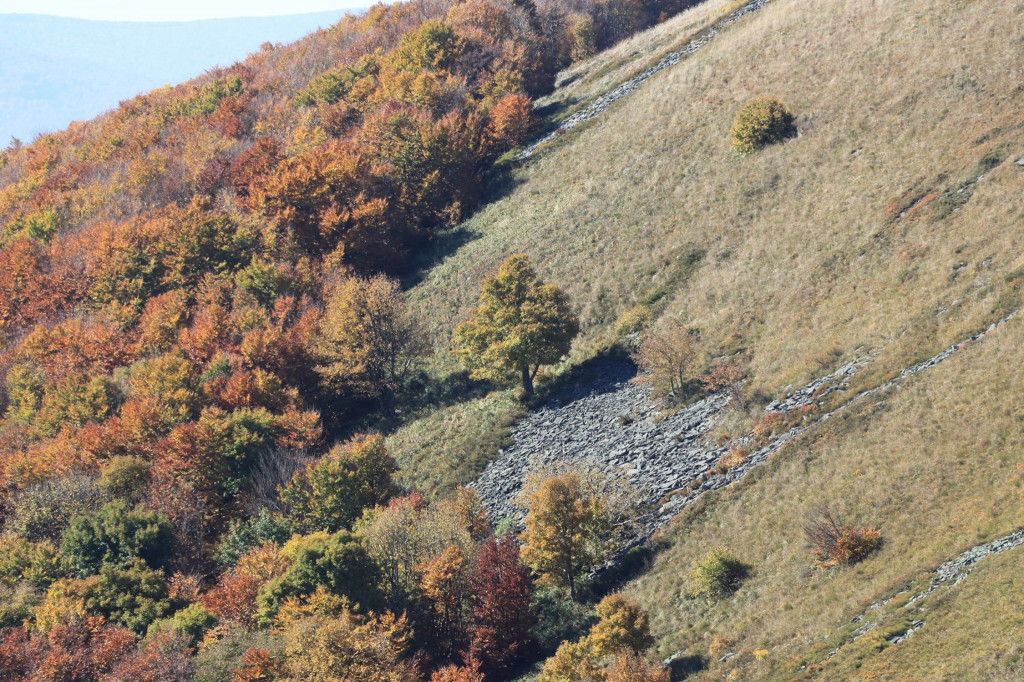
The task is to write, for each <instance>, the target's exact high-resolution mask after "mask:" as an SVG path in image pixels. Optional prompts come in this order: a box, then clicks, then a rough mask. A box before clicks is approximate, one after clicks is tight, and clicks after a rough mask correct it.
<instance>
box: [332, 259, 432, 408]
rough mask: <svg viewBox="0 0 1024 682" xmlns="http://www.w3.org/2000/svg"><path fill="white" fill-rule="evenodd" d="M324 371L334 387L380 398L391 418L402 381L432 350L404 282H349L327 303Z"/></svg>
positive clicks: (343, 282) (349, 279)
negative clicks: (412, 311)
mask: <svg viewBox="0 0 1024 682" xmlns="http://www.w3.org/2000/svg"><path fill="white" fill-rule="evenodd" d="M319 346H320V354H321V357H322V363H323V364H321V365H320V367H319V368H318V369H319V371H320V373H321V374H322V375H323V376H324V378H326V379H327V380H328V381H329V382H331V383H334V384H336V385H341V386H345V387H348V388H350V389H354V390H355V391H356V392H358V393H360V394H363V395H367V396H371V397H373V398H376V399H377V401H378V402H379V403H380V408H381V411H382V412H384V414H386V415H391V414H393V413H394V410H395V396H396V395H397V393H398V391H399V389H400V388H401V386H402V382H403V381H404V379H405V378H406V376H408V374H409V372H410V370H412V369H413V367H414V366H415V364H416V362H417V361H418V360H419V359H420V358H421V357H422V356H423V354H424V353H425V351H426V344H425V341H424V336H423V332H422V330H421V328H420V327H419V325H418V324H417V322H416V321H415V319H414V318H413V317H412V315H410V313H409V311H408V309H407V307H406V302H405V297H404V295H403V294H402V291H401V288H400V287H399V285H398V282H397V281H395V280H393V279H389V278H387V277H384V276H383V275H377V276H376V277H373V278H370V279H364V278H362V277H346V278H345V279H343V280H341V281H340V282H339V283H338V284H337V285H336V286H335V287H334V289H333V291H332V292H331V295H330V296H329V297H328V299H327V304H326V307H325V311H324V316H323V318H322V319H321V323H320V344H319Z"/></svg>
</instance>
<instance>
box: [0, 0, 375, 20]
mask: <svg viewBox="0 0 1024 682" xmlns="http://www.w3.org/2000/svg"><path fill="white" fill-rule="evenodd" d="M375 1H376V0H369V1H368V0H287V2H284V1H282V0H160V1H156V0H0V14H5V13H10V12H18V13H32V14H55V15H57V16H62V17H77V18H80V19H106V20H113V21H189V20H192V19H217V18H222V17H257V16H275V15H281V14H300V13H304V12H320V11H324V10H336V9H350V8H353V7H366V6H368V5H371V4H373V3H374V2H375Z"/></svg>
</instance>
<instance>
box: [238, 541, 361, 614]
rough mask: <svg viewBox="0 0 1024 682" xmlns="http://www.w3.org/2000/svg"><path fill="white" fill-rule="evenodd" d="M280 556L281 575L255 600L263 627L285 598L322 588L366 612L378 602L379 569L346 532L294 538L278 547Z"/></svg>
mask: <svg viewBox="0 0 1024 682" xmlns="http://www.w3.org/2000/svg"><path fill="white" fill-rule="evenodd" d="M281 556H282V557H285V558H286V559H287V560H288V561H289V565H288V568H287V569H286V570H285V572H284V575H281V576H278V577H276V578H274V579H272V580H271V581H270V582H268V583H267V584H266V585H264V586H263V588H262V589H261V590H260V592H259V595H258V596H257V599H256V602H257V605H258V620H259V623H260V625H262V626H269V625H272V624H273V622H274V616H276V615H277V612H278V611H279V610H280V609H281V605H282V604H283V603H284V602H285V600H286V599H288V598H289V597H294V598H296V599H302V598H304V597H308V596H310V595H311V594H313V593H314V592H315V591H316V590H317V588H318V587H321V586H322V587H324V588H325V589H326V590H327V591H328V592H329V593H331V594H333V595H337V596H339V597H343V598H346V599H348V601H349V602H350V603H352V604H358V605H360V606H363V607H366V608H369V609H376V608H377V607H378V605H379V604H380V603H381V594H380V591H379V589H378V585H379V583H380V578H381V575H380V570H379V569H378V568H377V565H376V564H375V563H374V562H373V560H372V559H371V558H370V556H369V554H367V552H366V548H365V547H364V546H363V543H362V542H361V541H360V539H359V538H358V537H357V536H355V535H353V534H352V533H349V532H348V531H344V530H343V531H339V532H337V533H335V534H334V535H329V534H328V533H325V532H319V533H313V534H311V535H304V536H296V537H294V538H292V539H291V540H290V541H289V542H288V543H287V544H286V545H285V546H284V547H282V548H281Z"/></svg>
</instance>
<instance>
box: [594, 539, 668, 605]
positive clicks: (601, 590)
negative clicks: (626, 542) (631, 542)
mask: <svg viewBox="0 0 1024 682" xmlns="http://www.w3.org/2000/svg"><path fill="white" fill-rule="evenodd" d="M666 549H668V543H666V542H665V541H663V540H658V539H654V538H652V539H650V540H648V541H647V542H645V543H644V544H642V545H640V546H639V547H633V548H632V549H630V550H629V551H628V552H626V553H625V554H624V555H622V556H621V557H619V558H618V559H616V561H615V563H614V564H612V565H611V566H607V567H605V568H603V569H601V570H599V571H598V572H597V574H596V575H594V577H593V578H592V579H591V581H590V582H589V583H587V585H586V598H587V600H588V601H595V602H596V601H599V600H601V599H602V598H603V597H605V596H607V595H609V594H611V593H612V592H615V591H617V590H620V589H622V588H623V587H624V586H625V585H626V583H628V582H630V581H632V580H635V579H637V578H639V577H640V576H642V575H644V574H645V573H647V572H648V571H649V570H650V569H651V566H652V565H653V564H654V560H655V559H656V558H657V557H658V555H659V554H661V553H662V552H664V551H665V550H666Z"/></svg>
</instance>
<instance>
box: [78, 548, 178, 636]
mask: <svg viewBox="0 0 1024 682" xmlns="http://www.w3.org/2000/svg"><path fill="white" fill-rule="evenodd" d="M90 580H92V581H94V582H91V583H89V584H88V588H87V592H86V598H85V608H86V609H88V610H89V611H91V612H92V613H95V614H98V615H101V616H103V617H104V618H106V619H107V620H108V621H110V622H112V623H117V624H119V625H123V626H125V627H126V628H129V629H130V630H134V631H135V632H137V633H139V634H142V633H144V632H146V630H147V629H148V628H149V626H150V624H151V623H152V622H153V621H155V620H157V619H158V618H162V617H163V616H164V615H166V614H167V613H168V612H169V611H170V610H171V602H170V599H169V597H168V592H167V581H166V580H165V578H164V573H163V571H155V570H152V569H150V568H149V567H147V566H146V565H145V564H144V563H143V562H142V561H141V560H139V559H133V560H131V561H130V562H129V563H127V564H125V565H123V566H109V565H108V566H105V567H104V568H103V569H102V570H101V571H100V575H99V579H98V580H97V579H95V578H91V579H90Z"/></svg>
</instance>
